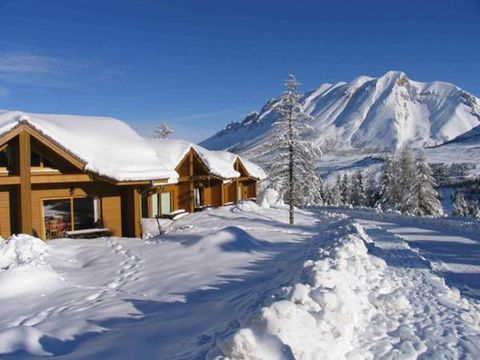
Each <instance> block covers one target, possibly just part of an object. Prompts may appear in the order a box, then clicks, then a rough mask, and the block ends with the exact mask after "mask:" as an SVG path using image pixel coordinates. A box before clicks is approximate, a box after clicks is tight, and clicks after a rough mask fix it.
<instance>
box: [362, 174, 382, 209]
mask: <svg viewBox="0 0 480 360" xmlns="http://www.w3.org/2000/svg"><path fill="white" fill-rule="evenodd" d="M365 183H366V184H365V201H366V206H368V207H375V205H376V204H377V202H378V201H379V199H380V187H379V185H378V182H377V174H376V172H374V171H371V170H370V171H368V172H367V175H366V176H365Z"/></svg>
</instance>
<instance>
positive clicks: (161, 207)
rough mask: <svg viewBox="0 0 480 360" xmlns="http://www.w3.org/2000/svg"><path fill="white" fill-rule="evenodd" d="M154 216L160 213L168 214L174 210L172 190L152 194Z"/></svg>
mask: <svg viewBox="0 0 480 360" xmlns="http://www.w3.org/2000/svg"><path fill="white" fill-rule="evenodd" d="M151 199H152V217H157V216H159V215H168V214H170V213H171V212H172V205H171V201H172V194H171V193H170V192H162V193H155V194H152V197H151Z"/></svg>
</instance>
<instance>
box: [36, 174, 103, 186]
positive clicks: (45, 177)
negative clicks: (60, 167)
mask: <svg viewBox="0 0 480 360" xmlns="http://www.w3.org/2000/svg"><path fill="white" fill-rule="evenodd" d="M93 181H94V179H92V178H91V177H90V176H89V175H88V174H41V175H40V174H39V175H32V184H53V183H72V182H93Z"/></svg>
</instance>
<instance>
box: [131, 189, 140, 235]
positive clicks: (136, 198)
mask: <svg viewBox="0 0 480 360" xmlns="http://www.w3.org/2000/svg"><path fill="white" fill-rule="evenodd" d="M132 193H133V218H134V221H133V232H134V236H135V237H136V238H141V237H142V207H141V201H142V194H141V193H140V191H139V190H138V189H132Z"/></svg>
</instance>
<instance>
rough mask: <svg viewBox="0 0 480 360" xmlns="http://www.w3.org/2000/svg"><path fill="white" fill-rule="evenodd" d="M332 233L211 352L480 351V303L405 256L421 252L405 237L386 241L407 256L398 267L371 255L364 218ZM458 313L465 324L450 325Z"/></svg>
mask: <svg viewBox="0 0 480 360" xmlns="http://www.w3.org/2000/svg"><path fill="white" fill-rule="evenodd" d="M330 235H332V237H331V239H330V240H328V241H327V242H326V243H325V244H324V245H323V246H322V247H321V248H320V249H319V250H318V253H317V255H316V257H315V258H314V259H311V260H307V261H305V262H304V265H303V273H302V274H300V275H293V279H294V280H293V281H292V280H290V282H289V283H288V282H287V284H289V285H286V286H284V287H282V288H280V289H278V290H277V291H273V292H272V294H273V295H271V296H269V297H267V298H266V299H267V300H265V298H263V299H261V302H263V307H262V308H261V309H260V310H259V311H257V312H255V313H254V314H253V315H251V316H250V317H248V318H247V319H246V320H243V319H242V320H240V323H241V327H240V329H239V330H236V331H235V332H234V333H233V334H231V333H230V334H231V335H228V336H227V337H226V339H223V340H219V341H218V342H217V347H218V349H219V350H220V351H221V352H222V353H223V357H218V356H217V354H218V353H212V356H213V358H215V359H225V360H226V359H305V360H307V359H308V360H311V359H332V360H333V359H335V360H337V359H374V358H405V359H414V358H417V357H418V356H419V355H421V354H424V355H427V357H428V356H430V357H431V356H439V357H441V356H440V354H442V356H444V357H445V358H459V357H461V355H462V354H466V353H472V354H473V353H476V352H477V351H479V350H480V348H479V346H478V345H475V342H476V340H475V339H478V337H479V335H478V334H479V332H480V316H479V313H478V308H477V307H476V306H475V305H472V304H470V303H469V302H468V301H467V300H466V299H462V298H461V297H460V294H459V292H458V291H456V290H455V289H450V288H449V287H448V286H446V285H445V281H444V279H442V278H439V277H438V276H436V275H434V274H433V273H432V272H431V270H430V269H425V270H418V267H417V266H415V265H421V264H415V263H413V262H412V260H410V259H409V258H408V255H404V254H413V256H414V258H415V259H418V256H417V255H416V254H415V253H414V251H412V249H410V248H409V246H408V244H407V243H405V242H403V241H400V240H399V241H398V242H395V243H393V244H392V243H388V244H386V245H385V244H383V245H384V246H391V248H387V250H389V251H390V252H389V254H392V256H393V259H399V258H402V256H403V257H404V261H409V262H410V263H409V264H410V266H408V267H407V268H397V267H392V266H387V263H386V261H385V260H384V259H381V258H379V257H376V256H373V255H371V254H369V252H368V249H367V243H371V242H372V240H371V239H370V238H369V236H368V234H367V232H366V231H365V230H364V229H363V228H362V226H361V225H360V224H357V223H353V222H352V221H351V220H345V221H343V225H342V226H340V227H339V228H338V230H334V231H333V232H332V231H330V232H329V233H328V234H327V238H328V237H330ZM369 246H371V245H369ZM387 258H388V257H387ZM412 259H413V258H412ZM295 279H298V280H295ZM456 318H461V319H462V321H464V323H462V325H461V326H459V328H455V329H453V328H452V329H450V327H454V326H456V325H453V324H454V323H455V319H456ZM436 329H438V331H437V330H436ZM459 333H462V334H463V336H464V337H462V339H460V340H459V339H458V338H457V335H456V334H459ZM227 334H228V333H227ZM215 356H216V357H215Z"/></svg>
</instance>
